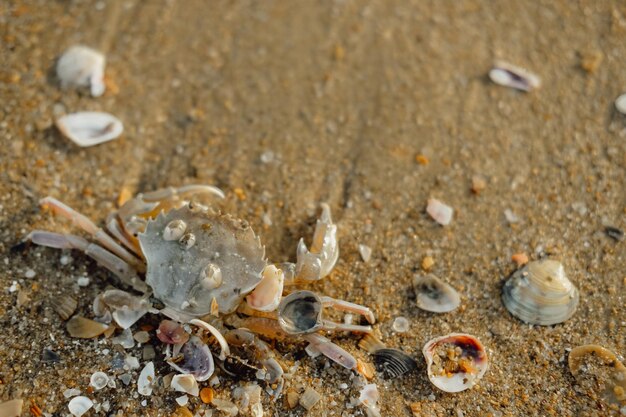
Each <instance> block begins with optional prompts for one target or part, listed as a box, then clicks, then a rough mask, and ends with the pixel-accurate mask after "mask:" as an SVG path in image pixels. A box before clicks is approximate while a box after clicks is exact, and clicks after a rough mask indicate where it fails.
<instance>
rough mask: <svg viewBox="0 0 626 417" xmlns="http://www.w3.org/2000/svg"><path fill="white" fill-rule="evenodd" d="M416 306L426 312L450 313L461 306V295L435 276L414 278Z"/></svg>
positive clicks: (417, 276) (428, 275)
mask: <svg viewBox="0 0 626 417" xmlns="http://www.w3.org/2000/svg"><path fill="white" fill-rule="evenodd" d="M413 290H414V291H415V304H416V305H417V306H418V307H419V308H421V309H422V310H425V311H430V312H433V313H448V312H450V311H453V310H455V309H456V308H457V307H458V306H459V305H460V304H461V296H460V295H459V293H458V292H457V291H456V290H455V289H454V288H452V287H451V286H450V285H448V284H446V283H445V282H443V281H442V280H440V279H439V278H437V277H436V276H435V275H433V274H427V275H416V276H415V277H413Z"/></svg>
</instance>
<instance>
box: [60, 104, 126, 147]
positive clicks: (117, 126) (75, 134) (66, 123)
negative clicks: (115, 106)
mask: <svg viewBox="0 0 626 417" xmlns="http://www.w3.org/2000/svg"><path fill="white" fill-rule="evenodd" d="M55 123H56V126H57V128H58V129H59V131H60V132H61V133H62V134H63V136H65V137H67V138H68V139H70V140H71V141H72V142H74V143H75V144H76V145H78V146H80V147H83V148H85V147H89V146H94V145H99V144H101V143H104V142H108V141H110V140H113V139H116V138H118V137H119V136H120V135H121V134H122V132H123V131H124V125H122V122H120V120H119V119H118V118H117V117H115V116H113V115H111V114H109V113H103V112H89V111H85V112H78V113H71V114H66V115H65V116H63V117H61V118H59V119H57V121H56V122H55Z"/></svg>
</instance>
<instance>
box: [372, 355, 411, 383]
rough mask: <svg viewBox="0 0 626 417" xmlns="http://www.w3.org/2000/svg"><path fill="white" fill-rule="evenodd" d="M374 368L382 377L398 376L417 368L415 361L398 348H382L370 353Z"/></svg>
mask: <svg viewBox="0 0 626 417" xmlns="http://www.w3.org/2000/svg"><path fill="white" fill-rule="evenodd" d="M372 356H373V357H374V364H375V365H376V370H377V371H378V372H380V373H382V374H383V378H385V379H391V378H398V377H400V376H402V375H404V374H406V373H408V372H411V371H413V370H414V369H417V362H415V360H414V359H413V358H412V357H410V356H409V355H407V354H406V353H404V352H402V351H401V350H398V349H393V348H384V349H379V350H377V351H376V352H374V353H372Z"/></svg>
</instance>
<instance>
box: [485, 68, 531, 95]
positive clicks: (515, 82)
mask: <svg viewBox="0 0 626 417" xmlns="http://www.w3.org/2000/svg"><path fill="white" fill-rule="evenodd" d="M489 78H490V79H491V81H493V82H494V83H496V84H498V85H502V86H505V87H510V88H514V89H516V90H520V91H525V92H529V91H531V90H533V89H535V88H539V87H540V86H541V80H540V79H539V77H538V76H536V75H535V74H533V73H531V72H530V71H528V70H525V69H523V68H520V67H516V66H514V65H511V64H509V63H507V62H503V61H496V63H495V64H494V66H493V69H492V70H491V71H489Z"/></svg>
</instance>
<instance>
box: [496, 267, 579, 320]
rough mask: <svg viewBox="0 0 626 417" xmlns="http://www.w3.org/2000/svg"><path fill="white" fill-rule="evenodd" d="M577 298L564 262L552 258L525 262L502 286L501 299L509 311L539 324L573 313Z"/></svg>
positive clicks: (521, 318) (567, 317)
mask: <svg viewBox="0 0 626 417" xmlns="http://www.w3.org/2000/svg"><path fill="white" fill-rule="evenodd" d="M578 299H579V293H578V289H577V288H576V287H575V286H574V284H572V282H571V281H570V280H569V279H568V278H567V276H566V275H565V270H564V268H563V265H562V264H561V263H560V262H558V261H555V260H551V259H544V260H541V261H534V262H529V263H527V264H526V265H525V266H524V267H522V268H521V269H518V270H517V271H515V272H514V273H513V274H512V275H511V277H510V278H509V279H508V280H507V281H506V282H505V283H504V286H503V288H502V302H503V304H504V306H505V307H506V308H507V310H509V312H510V313H511V314H512V315H514V316H515V317H517V318H518V319H520V320H522V321H523V322H525V323H530V324H539V325H542V326H549V325H552V324H558V323H562V322H564V321H565V320H567V319H569V318H570V317H572V315H573V314H574V312H575V311H576V307H577V306H578Z"/></svg>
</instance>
